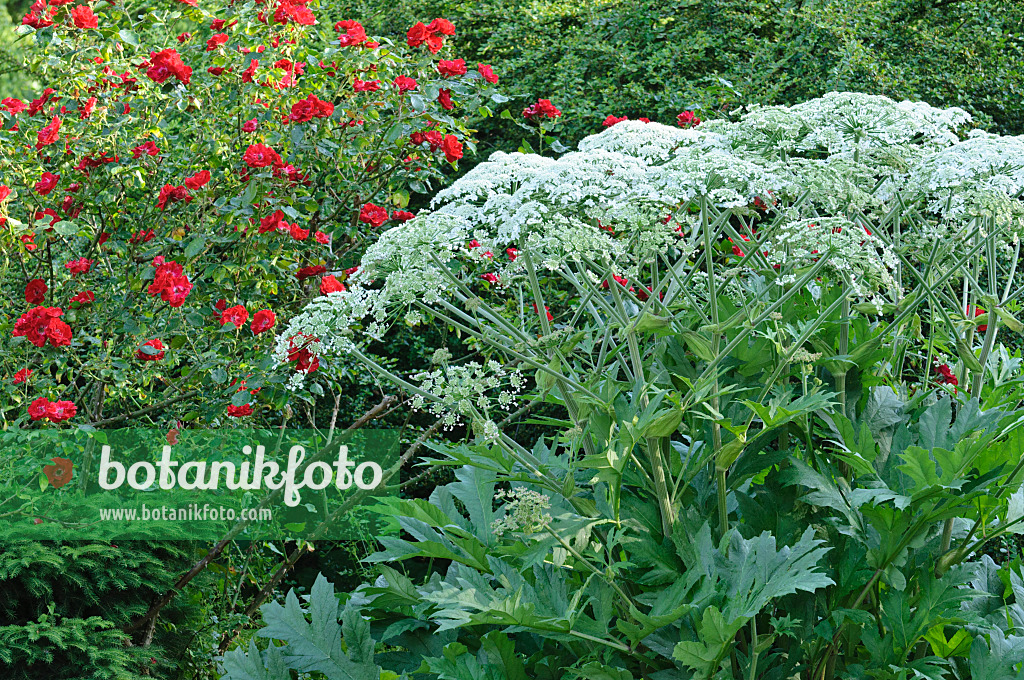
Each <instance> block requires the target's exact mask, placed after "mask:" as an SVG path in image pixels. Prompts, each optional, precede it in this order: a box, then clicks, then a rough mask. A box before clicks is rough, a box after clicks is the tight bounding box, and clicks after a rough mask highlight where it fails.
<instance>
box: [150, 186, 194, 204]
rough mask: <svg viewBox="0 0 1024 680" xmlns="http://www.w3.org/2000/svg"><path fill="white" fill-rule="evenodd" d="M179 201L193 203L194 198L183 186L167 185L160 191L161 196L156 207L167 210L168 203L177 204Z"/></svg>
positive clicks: (158, 197)
mask: <svg viewBox="0 0 1024 680" xmlns="http://www.w3.org/2000/svg"><path fill="white" fill-rule="evenodd" d="M178 201H185V202H186V203H191V202H192V196H191V195H189V193H188V188H187V187H185V186H182V185H179V186H174V185H173V184H165V185H164V186H163V187H162V188H161V189H160V195H159V196H157V199H156V206H157V207H158V208H160V209H161V210H165V209H166V208H167V204H168V203H176V202H178Z"/></svg>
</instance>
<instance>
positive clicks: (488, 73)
mask: <svg viewBox="0 0 1024 680" xmlns="http://www.w3.org/2000/svg"><path fill="white" fill-rule="evenodd" d="M476 70H477V72H479V73H480V75H481V76H483V79H484V80H486V81H487V82H489V83H497V82H498V76H496V75H494V69H492V68H491V65H490V64H477V65H476Z"/></svg>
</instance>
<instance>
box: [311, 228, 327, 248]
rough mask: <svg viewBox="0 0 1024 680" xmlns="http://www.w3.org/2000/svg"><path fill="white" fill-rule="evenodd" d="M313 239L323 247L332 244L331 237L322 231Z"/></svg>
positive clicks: (314, 235)
mask: <svg viewBox="0 0 1024 680" xmlns="http://www.w3.org/2000/svg"><path fill="white" fill-rule="evenodd" d="M313 238H315V239H316V242H317V243H319V244H321V245H327V244H328V243H330V242H331V237H330V236H328V235H327V234H325V233H324V232H322V231H318V232H316V233H315V234H313Z"/></svg>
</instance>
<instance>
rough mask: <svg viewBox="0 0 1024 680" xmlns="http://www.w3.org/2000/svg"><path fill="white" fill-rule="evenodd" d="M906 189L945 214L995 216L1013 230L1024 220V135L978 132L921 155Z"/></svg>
mask: <svg viewBox="0 0 1024 680" xmlns="http://www.w3.org/2000/svg"><path fill="white" fill-rule="evenodd" d="M907 186H908V190H911V191H914V190H916V191H919V192H921V193H923V194H924V195H925V196H926V197H927V200H928V207H929V208H930V209H931V210H932V211H933V212H935V213H937V214H939V215H942V216H943V217H946V218H947V219H957V220H966V219H971V218H975V217H982V218H986V217H992V218H994V219H995V222H996V224H997V225H999V226H1001V227H1012V228H1013V229H1014V230H1017V229H1019V228H1020V226H1021V225H1022V224H1024V219H1022V218H1024V204H1022V203H1021V202H1020V201H1019V200H1018V197H1019V196H1020V194H1021V192H1024V137H999V136H996V135H989V134H975V135H972V136H971V138H970V139H967V140H965V141H963V142H960V143H959V144H956V145H954V146H951V147H949V148H946V149H942V150H941V151H937V152H935V153H932V154H930V155H929V156H927V157H925V158H923V159H922V160H921V162H920V163H918V164H917V165H916V166H915V167H914V168H913V169H912V170H911V172H910V177H909V180H908V182H907Z"/></svg>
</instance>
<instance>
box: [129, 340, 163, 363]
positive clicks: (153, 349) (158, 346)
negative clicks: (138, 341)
mask: <svg viewBox="0 0 1024 680" xmlns="http://www.w3.org/2000/svg"><path fill="white" fill-rule="evenodd" d="M147 347H148V348H149V349H148V350H147V349H146V348H147ZM165 354H166V352H165V351H164V343H163V340H161V339H160V338H153V339H152V340H147V341H146V342H144V343H142V346H141V347H139V348H138V349H137V350H135V358H136V359H138V360H139V361H160V360H161V359H163V358H164V355H165Z"/></svg>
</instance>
